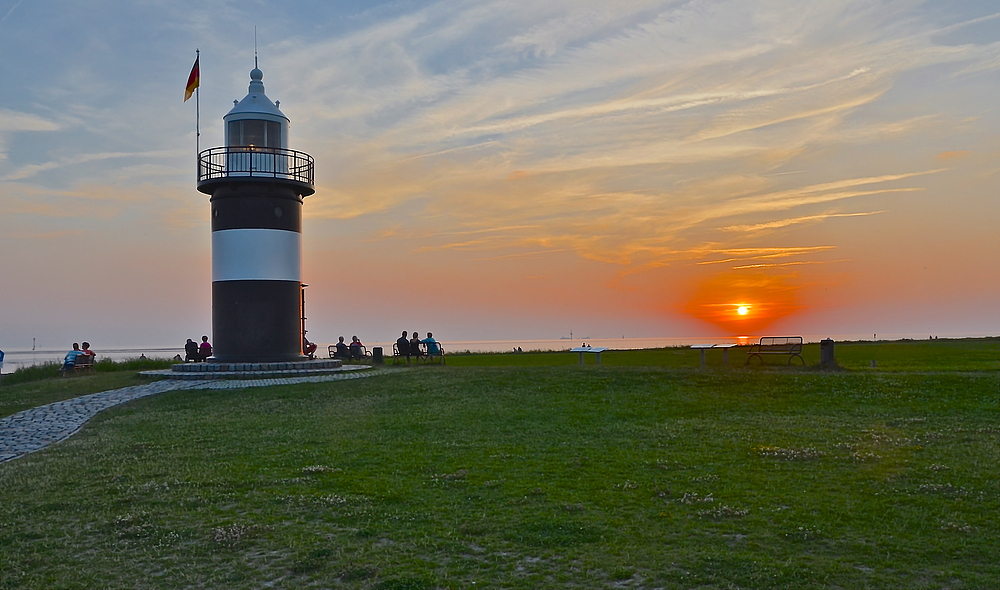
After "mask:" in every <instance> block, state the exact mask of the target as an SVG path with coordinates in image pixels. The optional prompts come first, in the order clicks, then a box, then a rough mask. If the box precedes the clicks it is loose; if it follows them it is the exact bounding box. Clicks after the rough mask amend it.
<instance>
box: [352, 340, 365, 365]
mask: <svg viewBox="0 0 1000 590" xmlns="http://www.w3.org/2000/svg"><path fill="white" fill-rule="evenodd" d="M363 347H364V344H361V341H360V340H358V337H357V336H351V359H352V360H353V359H357V360H361V357H363V356H364V353H363V352H362V349H363Z"/></svg>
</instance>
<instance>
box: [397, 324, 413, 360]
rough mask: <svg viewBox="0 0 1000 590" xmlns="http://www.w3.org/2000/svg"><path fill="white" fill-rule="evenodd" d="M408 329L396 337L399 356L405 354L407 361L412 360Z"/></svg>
mask: <svg viewBox="0 0 1000 590" xmlns="http://www.w3.org/2000/svg"><path fill="white" fill-rule="evenodd" d="M406 334H407V332H406V330H403V335H402V336H400V337H399V338H397V339H396V352H397V353H399V356H405V357H406V362H410V341H409V340H407V339H406Z"/></svg>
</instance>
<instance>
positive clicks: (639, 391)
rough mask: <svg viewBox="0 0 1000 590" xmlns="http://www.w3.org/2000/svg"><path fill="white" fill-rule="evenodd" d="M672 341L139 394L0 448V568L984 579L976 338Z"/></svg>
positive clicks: (368, 581)
mask: <svg viewBox="0 0 1000 590" xmlns="http://www.w3.org/2000/svg"><path fill="white" fill-rule="evenodd" d="M956 342H957V343H959V344H957V345H956V344H954V343H956ZM713 352H718V351H713ZM813 352H814V354H815V356H816V359H814V360H812V361H810V359H809V358H807V362H810V364H812V362H815V361H816V360H818V352H816V351H813ZM677 353H680V354H677ZM691 353H692V351H689V350H675V349H666V350H657V351H636V352H614V353H610V352H609V353H606V355H604V357H603V359H602V360H603V361H604V363H603V365H602V366H601V367H596V366H593V365H588V366H585V367H580V366H576V364H575V363H576V355H575V354H565V353H562V354H559V353H555V354H537V355H536V354H531V355H529V354H521V355H513V354H511V355H470V356H455V357H451V358H449V360H448V365H447V366H443V367H442V366H422V367H418V368H413V369H410V370H406V369H399V370H397V371H391V372H389V374H387V375H383V376H377V377H373V378H369V379H360V380H353V381H342V382H330V383H321V384H303V385H296V386H277V387H267V388H255V389H242V390H223V391H214V392H207V391H179V392H171V393H165V394H160V395H158V396H154V397H151V398H145V399H142V400H137V401H135V402H132V403H130V404H127V405H124V406H120V407H118V408H115V409H112V410H108V411H106V412H104V413H102V414H100V415H99V416H98V417H97V418H95V419H94V420H92V421H91V422H90V423H89V424H88V425H87V426H86V427H85V428H84V429H83V430H82V431H81V432H80V433H78V434H77V435H75V436H74V437H72V438H70V439H69V440H67V441H64V442H62V443H60V444H57V445H54V446H53V447H50V448H49V449H46V450H44V451H41V452H38V453H35V454H32V455H28V456H26V457H23V458H21V459H17V460H15V461H11V462H8V463H4V464H0V497H2V498H3V502H2V503H0V548H2V550H0V588H261V587H275V588H337V587H342V588H374V589H403V588H416V589H424V588H456V589H457V588H476V587H482V588H525V589H528V588H665V589H675V588H676V589H681V588H699V589H720V590H721V589H732V588H748V589H749V588H754V589H758V588H761V589H770V588H788V589H793V588H794V589H809V588H871V589H882V588H884V589H900V588H902V589H906V588H914V589H917V588H919V589H926V588H942V589H943V588H951V589H958V588H962V589H966V588H994V587H997V586H998V585H1000V565H998V563H997V559H996V547H998V546H1000V478H997V464H998V460H1000V373H998V370H997V369H998V364H997V363H998V356H1000V355H998V351H997V341H996V340H992V341H991V340H979V341H928V342H914V343H909V342H900V343H877V344H871V343H866V344H860V343H859V344H845V345H841V344H838V345H837V356H838V361H839V362H840V364H841V365H842V366H844V367H845V368H846V369H845V370H841V371H832V372H822V371H818V370H816V369H814V368H811V367H806V368H802V369H796V368H791V369H789V368H784V367H780V366H769V367H764V368H745V367H742V366H734V367H733V368H728V369H724V368H718V367H712V366H710V367H708V368H705V369H700V368H697V358H698V357H697V352H694V353H693V354H691ZM731 354H732V359H736V358H738V357H739V355H737V354H735V353H731ZM876 355H877V356H876ZM675 357H676V358H675ZM873 358H874V359H876V360H878V368H876V369H871V368H870V360H871V359H873ZM732 359H731V362H733V361H732ZM949 359H950V360H949ZM718 360H721V356H720V357H719V359H718ZM518 361H519V362H520V366H496V365H500V364H504V363H507V364H509V365H513V364H515V363H517V362H518ZM710 361H711V359H710ZM739 362H742V359H740V361H739ZM489 364H492V365H493V366H472V365H489ZM734 364H735V363H734ZM463 365H464V366H463ZM559 365H564V366H559ZM128 376H129V375H126V377H128ZM107 378H109V376H107V375H97V376H95V377H81V378H78V379H75V380H61V381H60V380H53V381H41V382H37V383H24V384H20V385H13V386H9V387H8V386H3V387H2V388H0V401H2V402H3V403H4V404H7V406H4V407H11V406H12V405H11V404H10V403H9V402H8V397H9V396H16V397H19V399H23V400H24V399H31V397H32V396H37V397H38V399H39V400H41V399H47V398H46V397H44V396H48V397H52V396H53V395H55V394H53V393H52V392H46V388H48V387H51V388H65V387H66V386H65V385H63V384H64V383H66V382H73V383H76V384H84V383H86V382H87V380H95V381H96V380H98V379H107ZM29 387H34V388H36V389H33V390H30V391H28V390H27V389H26V388H29ZM75 387H83V385H75Z"/></svg>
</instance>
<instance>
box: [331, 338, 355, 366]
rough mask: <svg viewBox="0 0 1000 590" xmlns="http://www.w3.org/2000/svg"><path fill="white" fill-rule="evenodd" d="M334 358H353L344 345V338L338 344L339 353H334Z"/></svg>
mask: <svg viewBox="0 0 1000 590" xmlns="http://www.w3.org/2000/svg"><path fill="white" fill-rule="evenodd" d="M333 358H335V359H344V360H347V359H349V358H351V351H350V349H349V348H348V347H347V344H345V343H344V337H343V336H341V337H340V341H339V342H337V352H335V353H333Z"/></svg>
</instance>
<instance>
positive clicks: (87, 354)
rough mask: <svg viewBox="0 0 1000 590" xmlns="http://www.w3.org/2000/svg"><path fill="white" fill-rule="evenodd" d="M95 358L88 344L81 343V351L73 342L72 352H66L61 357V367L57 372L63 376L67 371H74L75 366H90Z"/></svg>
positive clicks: (78, 345) (95, 355)
mask: <svg viewBox="0 0 1000 590" xmlns="http://www.w3.org/2000/svg"><path fill="white" fill-rule="evenodd" d="M80 357H83V358H80ZM96 357H97V354H95V353H94V351H93V350H90V343H89V342H84V343H83V349H82V350H81V349H80V344H78V343H76V342H74V343H73V350H71V351H69V352H67V353H66V356H65V357H63V366H62V368H61V369H59V372H60V373H63V374H65V373H66V372H67V371H73V370H75V369H76V366H77V365H92V364H94V358H96Z"/></svg>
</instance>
